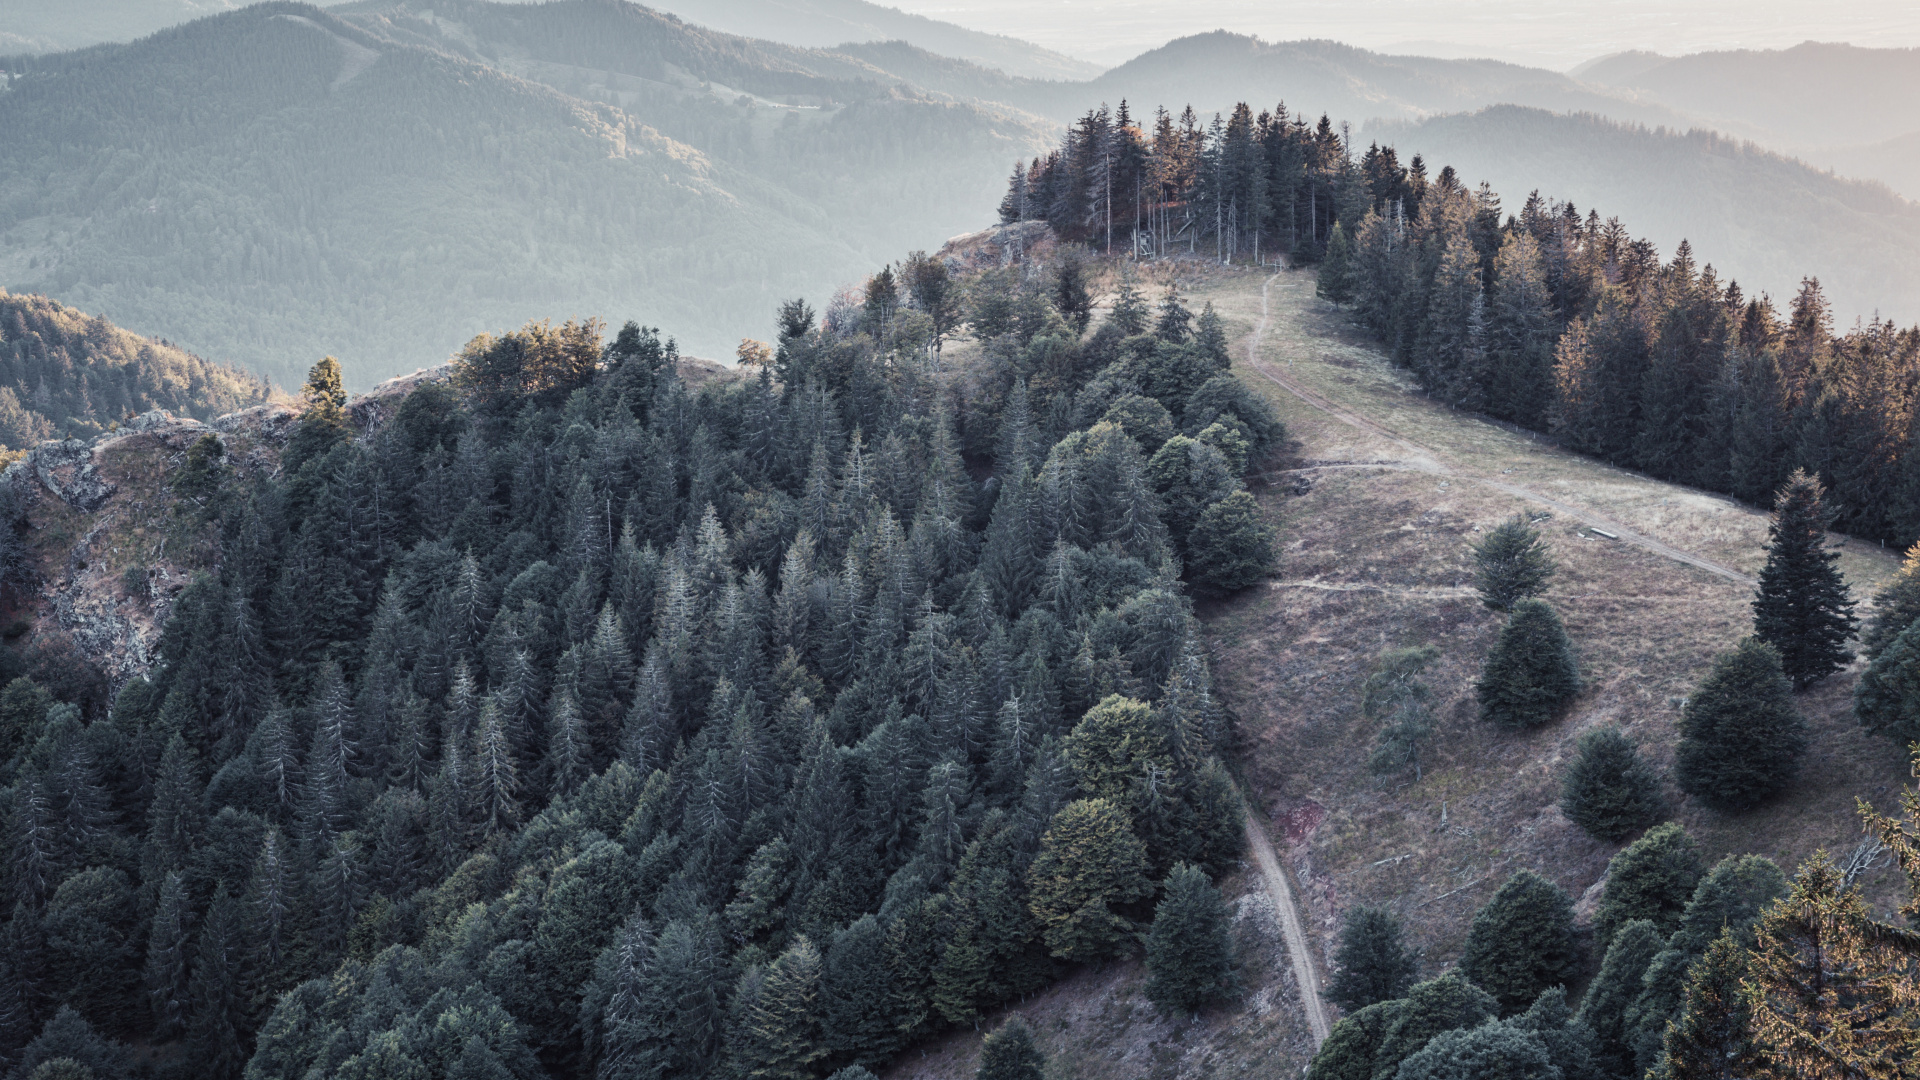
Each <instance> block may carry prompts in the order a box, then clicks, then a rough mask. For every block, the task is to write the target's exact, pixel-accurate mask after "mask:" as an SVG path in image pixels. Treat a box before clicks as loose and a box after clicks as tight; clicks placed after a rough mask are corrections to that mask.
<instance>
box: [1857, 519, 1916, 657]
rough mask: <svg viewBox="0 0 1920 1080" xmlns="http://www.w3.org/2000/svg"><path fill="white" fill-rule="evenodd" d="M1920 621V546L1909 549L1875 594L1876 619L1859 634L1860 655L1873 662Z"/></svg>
mask: <svg viewBox="0 0 1920 1080" xmlns="http://www.w3.org/2000/svg"><path fill="white" fill-rule="evenodd" d="M1915 621H1920V543H1917V544H1914V545H1913V546H1912V547H1910V548H1908V549H1907V553H1906V557H1905V558H1903V559H1902V560H1901V561H1900V569H1899V570H1898V571H1896V572H1895V573H1894V575H1893V577H1891V578H1889V579H1888V580H1887V582H1886V583H1885V584H1883V585H1881V586H1880V588H1879V590H1878V591H1876V592H1875V593H1874V594H1873V617H1872V618H1871V619H1869V620H1867V625H1866V628H1865V629H1863V630H1862V631H1861V632H1860V652H1861V654H1862V655H1864V656H1865V657H1866V658H1867V659H1869V660H1872V659H1874V658H1875V657H1877V656H1879V655H1880V652H1881V650H1883V649H1885V648H1886V647H1887V646H1888V645H1891V644H1892V643H1893V639H1895V638H1897V637H1899V636H1900V633H1901V631H1903V630H1905V629H1907V628H1908V627H1909V626H1912V625H1913V624H1914V622H1915Z"/></svg>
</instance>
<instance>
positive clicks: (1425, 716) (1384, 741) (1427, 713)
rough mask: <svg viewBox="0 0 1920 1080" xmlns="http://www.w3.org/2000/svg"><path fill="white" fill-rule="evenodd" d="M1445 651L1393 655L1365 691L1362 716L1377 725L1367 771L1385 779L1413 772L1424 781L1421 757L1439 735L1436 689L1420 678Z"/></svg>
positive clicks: (1384, 657)
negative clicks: (1410, 769)
mask: <svg viewBox="0 0 1920 1080" xmlns="http://www.w3.org/2000/svg"><path fill="white" fill-rule="evenodd" d="M1439 658H1440V650H1439V649H1437V648H1435V647H1434V646H1432V645H1416V646H1414V647H1413V648H1410V649H1389V650H1387V651H1386V652H1383V653H1381V654H1380V659H1379V661H1378V662H1377V663H1376V664H1375V666H1374V669H1373V674H1371V675H1369V676H1367V681H1366V684H1365V685H1364V686H1363V687H1362V688H1361V691H1360V712H1361V714H1362V715H1364V716H1365V717H1366V718H1367V719H1368V720H1371V721H1373V722H1374V723H1375V724H1376V725H1378V726H1377V727H1376V728H1375V732H1376V734H1375V735H1374V744H1373V754H1372V756H1370V757H1369V758H1368V759H1367V767H1368V768H1369V769H1371V770H1373V771H1374V772H1376V773H1380V774H1383V775H1386V774H1392V773H1397V772H1399V771H1400V770H1402V769H1404V768H1406V767H1407V766H1409V765H1411V766H1413V777H1414V779H1415V780H1418V779H1420V751H1421V748H1422V747H1423V746H1425V745H1426V741H1427V739H1428V737H1430V736H1431V735H1432V734H1433V726H1434V723H1433V709H1432V707H1431V705H1430V702H1431V701H1432V700H1433V689H1432V688H1431V687H1429V686H1428V685H1427V684H1426V683H1425V682H1424V681H1423V680H1422V679H1421V678H1420V676H1421V675H1422V674H1423V673H1424V672H1425V671H1426V670H1427V668H1428V666H1429V665H1431V664H1432V663H1433V662H1434V661H1435V660H1437V659H1439Z"/></svg>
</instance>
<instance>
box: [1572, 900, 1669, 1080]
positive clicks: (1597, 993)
mask: <svg viewBox="0 0 1920 1080" xmlns="http://www.w3.org/2000/svg"><path fill="white" fill-rule="evenodd" d="M1665 942H1666V939H1665V937H1664V936H1663V935H1662V934H1661V932H1660V931H1659V930H1658V929H1657V928H1656V927H1655V926H1654V925H1653V923H1651V922H1649V921H1647V920H1645V919H1635V920H1633V921H1631V922H1629V923H1627V924H1625V925H1623V926H1621V927H1620V928H1619V929H1618V930H1617V931H1616V932H1615V933H1614V935H1613V943H1612V944H1610V945H1608V946H1607V952H1606V956H1605V957H1604V958H1603V959H1602V960H1601V961H1600V973H1599V974H1598V975H1596V976H1594V979H1593V982H1591V983H1589V984H1587V993H1586V996H1585V997H1584V998H1582V999H1581V1001H1580V1020H1581V1021H1582V1022H1583V1023H1585V1024H1586V1025H1587V1026H1588V1027H1589V1028H1591V1029H1593V1033H1594V1036H1595V1038H1596V1039H1597V1040H1598V1042H1599V1058H1600V1064H1601V1066H1602V1068H1603V1069H1605V1071H1606V1072H1607V1073H1608V1074H1609V1075H1613V1076H1628V1075H1632V1074H1633V1073H1634V1068H1633V1043H1632V1040H1631V1038H1630V1037H1629V1029H1628V1026H1627V1009H1628V1008H1629V1007H1630V1006H1631V1005H1632V1004H1633V1002H1634V1000H1635V999H1636V998H1638V997H1639V996H1640V990H1641V978H1642V977H1643V976H1644V975H1645V974H1646V973H1647V967H1648V965H1650V964H1652V963H1653V958H1654V956H1655V955H1656V954H1657V953H1659V951H1660V949H1661V948H1662V946H1663V945H1664V944H1665Z"/></svg>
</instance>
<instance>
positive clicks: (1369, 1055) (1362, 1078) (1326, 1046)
mask: <svg viewBox="0 0 1920 1080" xmlns="http://www.w3.org/2000/svg"><path fill="white" fill-rule="evenodd" d="M1403 1004H1404V1002H1402V1001H1399V1000H1394V1001H1381V1002H1376V1003H1374V1004H1372V1005H1368V1006H1367V1007H1366V1008H1363V1009H1360V1010H1358V1011H1356V1012H1351V1013H1348V1014H1347V1015H1346V1016H1343V1017H1341V1018H1340V1020H1339V1022H1338V1023H1336V1024H1334V1025H1333V1030H1332V1031H1330V1032H1328V1033H1327V1041H1326V1042H1323V1043H1321V1044H1320V1048H1319V1049H1318V1050H1316V1051H1314V1054H1313V1060H1311V1061H1309V1062H1308V1063H1307V1075H1306V1080H1373V1073H1374V1066H1375V1064H1376V1063H1377V1060H1378V1058H1379V1055H1380V1045H1381V1042H1382V1041H1383V1040H1384V1039H1385V1038H1386V1035H1387V1029H1388V1027H1390V1026H1391V1025H1392V1024H1393V1021H1394V1018H1395V1017H1397V1016H1398V1015H1399V1012H1400V1009H1401V1007H1402V1006H1403Z"/></svg>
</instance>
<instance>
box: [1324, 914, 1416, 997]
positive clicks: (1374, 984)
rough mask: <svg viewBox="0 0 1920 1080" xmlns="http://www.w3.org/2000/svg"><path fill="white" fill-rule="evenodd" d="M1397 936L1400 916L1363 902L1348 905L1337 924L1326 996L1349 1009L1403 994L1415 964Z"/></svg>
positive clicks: (1414, 970)
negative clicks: (1337, 943) (1337, 941)
mask: <svg viewBox="0 0 1920 1080" xmlns="http://www.w3.org/2000/svg"><path fill="white" fill-rule="evenodd" d="M1400 937H1401V928H1400V919H1399V918H1398V917H1397V916H1395V915H1394V914H1393V913H1392V912H1390V911H1388V910H1387V909H1385V908H1379V907H1371V906H1368V905H1365V904H1362V905H1360V906H1357V907H1353V908H1349V909H1348V910H1347V915H1346V919H1345V921H1344V922H1343V924H1342V925H1341V927H1340V948H1339V951H1337V952H1336V953H1334V957H1333V966H1334V973H1333V982H1332V983H1331V984H1329V986H1328V987H1327V991H1326V996H1327V1000H1328V1001H1331V1002H1333V1003H1334V1004H1335V1005H1338V1006H1340V1007H1341V1008H1342V1009H1344V1010H1346V1011H1347V1012H1350V1013H1351V1012H1357V1011H1358V1010H1360V1009H1364V1008H1366V1007H1367V1006H1369V1005H1373V1004H1376V1003H1378V1002H1382V1001H1392V1000H1394V999H1395V998H1399V997H1402V996H1404V995H1405V994H1406V992H1407V988H1408V987H1410V986H1412V985H1413V977H1414V975H1415V974H1416V973H1417V971H1418V968H1419V965H1418V964H1417V963H1416V962H1415V960H1414V958H1413V955H1412V954H1411V953H1409V952H1408V951H1407V948H1406V946H1405V945H1404V944H1403V943H1402V942H1401V940H1400Z"/></svg>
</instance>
